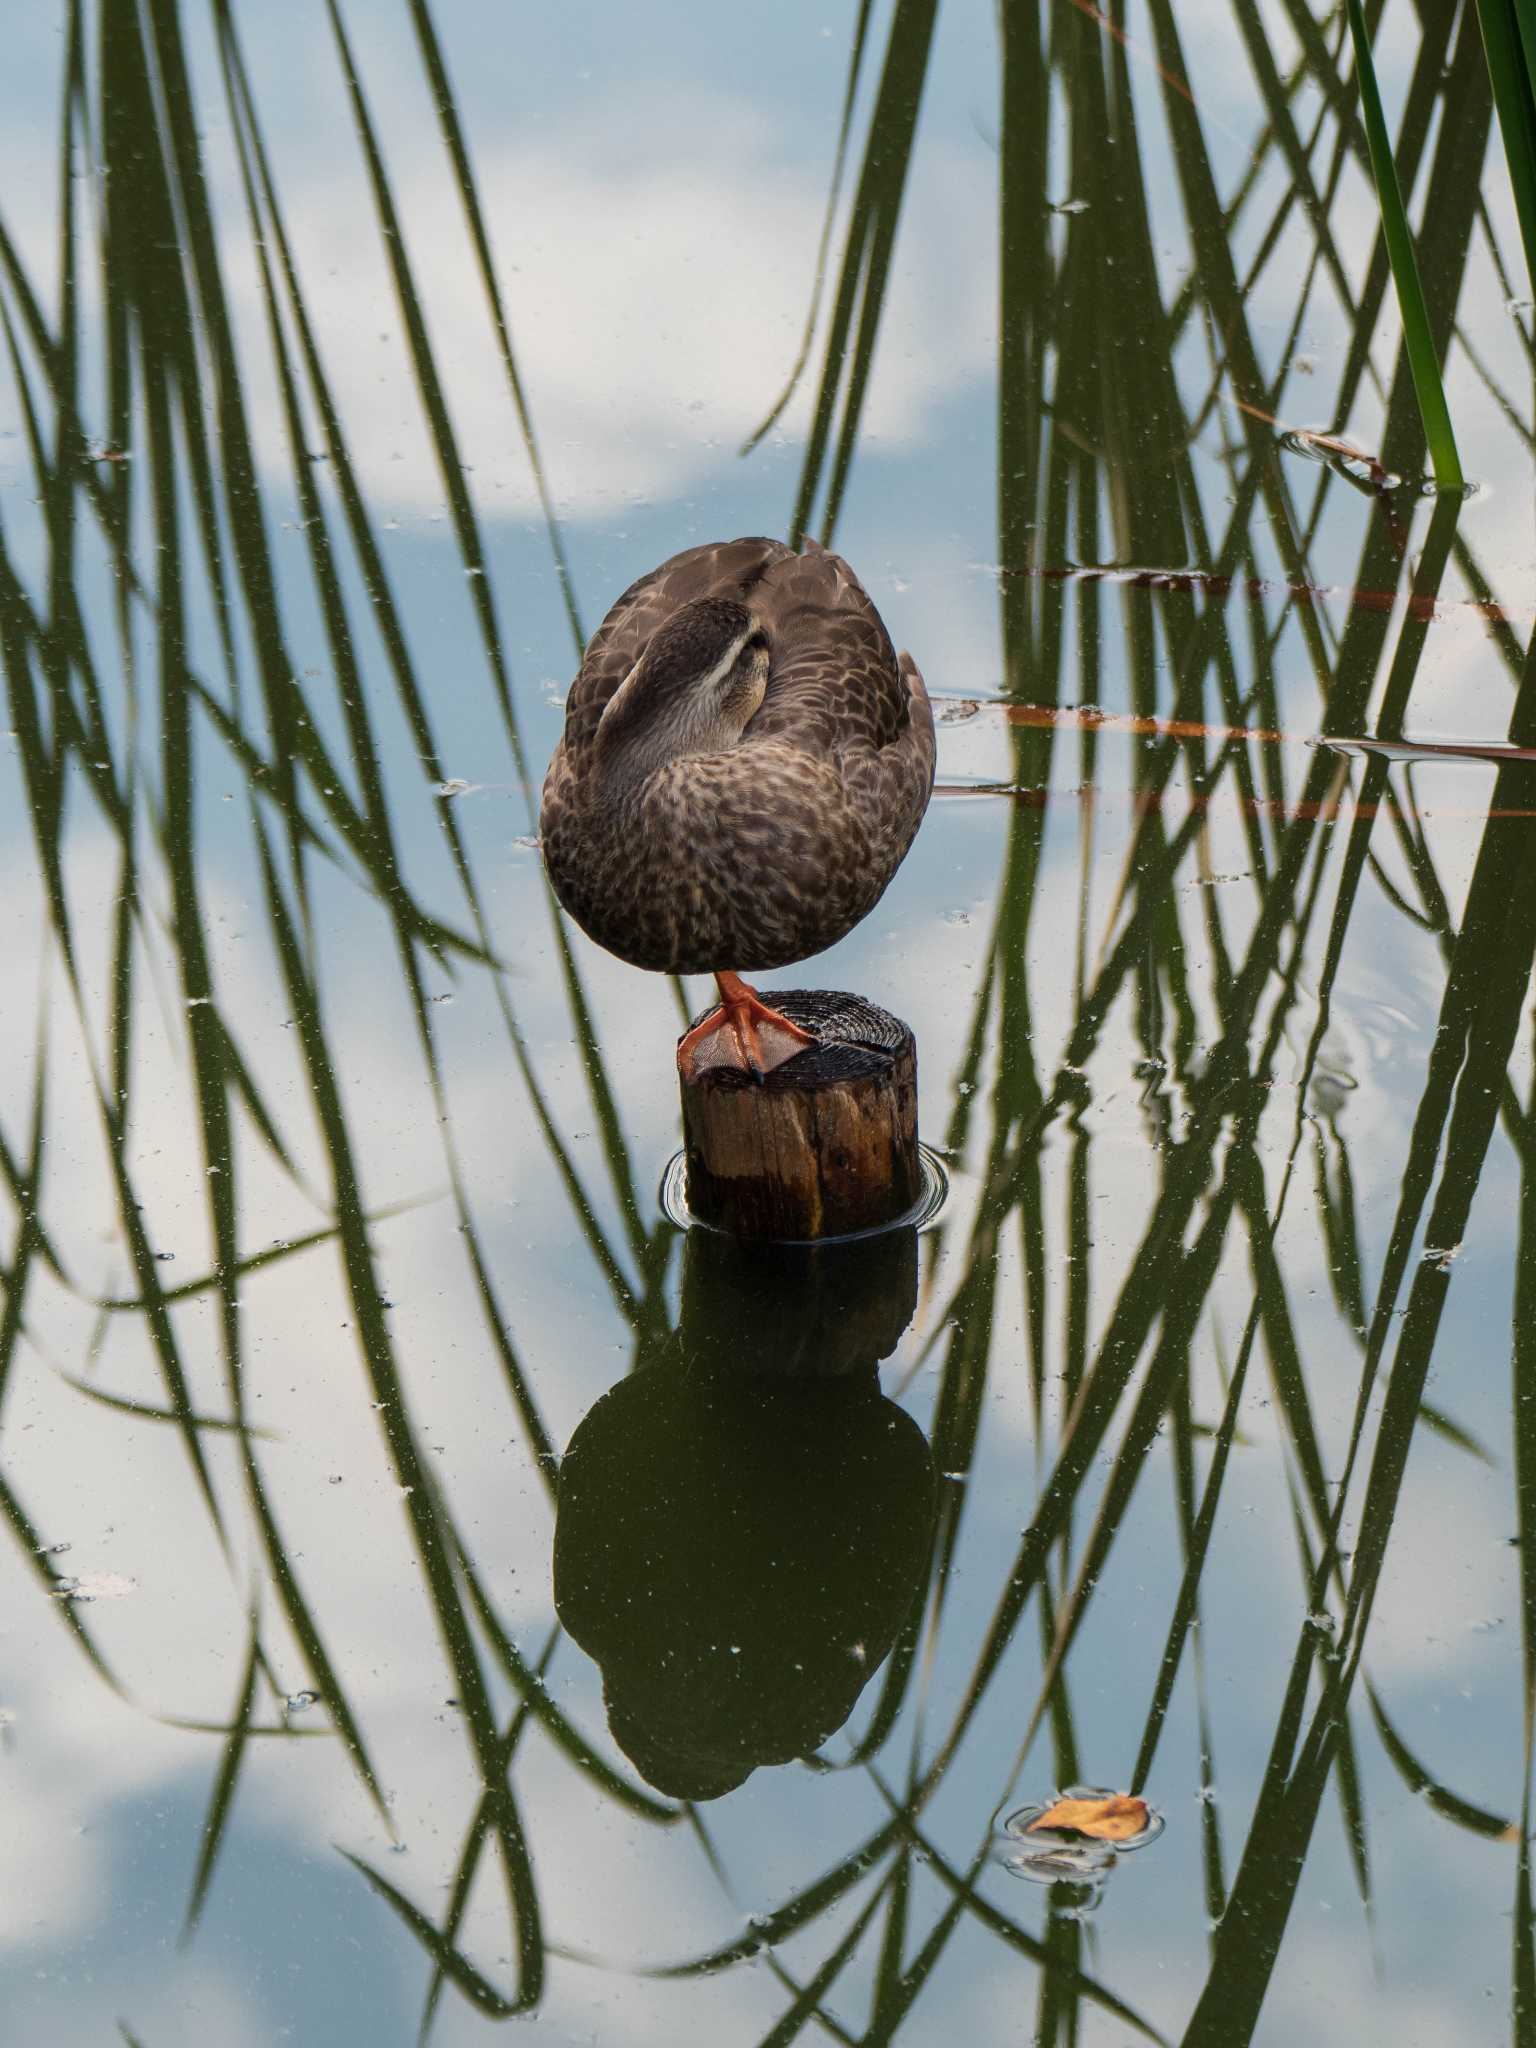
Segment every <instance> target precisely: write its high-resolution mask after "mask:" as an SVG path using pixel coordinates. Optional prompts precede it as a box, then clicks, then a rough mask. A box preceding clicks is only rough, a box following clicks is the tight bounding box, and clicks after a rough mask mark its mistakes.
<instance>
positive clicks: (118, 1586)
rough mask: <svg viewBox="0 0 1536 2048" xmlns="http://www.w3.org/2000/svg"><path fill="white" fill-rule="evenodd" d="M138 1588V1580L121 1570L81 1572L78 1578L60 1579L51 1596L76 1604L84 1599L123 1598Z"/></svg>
mask: <svg viewBox="0 0 1536 2048" xmlns="http://www.w3.org/2000/svg"><path fill="white" fill-rule="evenodd" d="M138 1590H139V1582H138V1580H137V1579H130V1578H129V1577H128V1576H127V1575H126V1573H123V1572H82V1573H81V1574H80V1576H79V1577H78V1578H74V1579H60V1580H59V1582H58V1584H57V1585H56V1586H55V1587H54V1589H53V1597H54V1598H55V1599H56V1600H71V1601H74V1602H76V1603H77V1604H78V1603H79V1602H82V1601H86V1600H125V1599H126V1598H127V1597H128V1595H129V1594H130V1593H136V1592H137V1591H138Z"/></svg>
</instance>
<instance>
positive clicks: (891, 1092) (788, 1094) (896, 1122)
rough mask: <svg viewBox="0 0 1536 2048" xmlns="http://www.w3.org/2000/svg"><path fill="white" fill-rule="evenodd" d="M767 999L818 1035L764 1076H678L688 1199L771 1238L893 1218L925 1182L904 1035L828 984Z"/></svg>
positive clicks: (724, 1072)
mask: <svg viewBox="0 0 1536 2048" xmlns="http://www.w3.org/2000/svg"><path fill="white" fill-rule="evenodd" d="M765 1000H766V1001H768V1002H771V1003H772V1004H773V1006H774V1008H775V1009H777V1010H780V1011H782V1012H783V1014H784V1015H785V1016H786V1017H788V1018H789V1019H790V1020H791V1021H792V1022H793V1023H796V1024H798V1025H800V1026H801V1028H802V1029H803V1030H806V1031H811V1032H814V1033H815V1036H816V1038H817V1040H818V1043H817V1044H816V1045H814V1046H809V1047H807V1048H806V1050H805V1051H804V1052H802V1053H797V1054H796V1056H795V1057H794V1058H793V1059H792V1060H786V1061H785V1063H784V1064H783V1066H780V1067H775V1068H774V1070H773V1071H772V1073H770V1074H769V1075H767V1077H766V1078H765V1079H764V1080H762V1081H756V1080H754V1079H753V1078H752V1076H751V1075H750V1074H745V1073H742V1072H741V1071H740V1070H739V1069H738V1068H734V1067H711V1068H708V1069H706V1070H705V1072H704V1073H703V1074H701V1075H700V1076H699V1077H698V1079H697V1080H695V1081H692V1082H688V1081H684V1082H683V1083H682V1094H683V1142H684V1145H685V1147H686V1152H687V1162H688V1206H689V1208H690V1209H691V1210H692V1212H693V1214H694V1215H695V1216H697V1217H698V1219H699V1220H700V1222H702V1223H707V1224H711V1225H713V1226H714V1227H715V1228H716V1229H718V1230H724V1231H727V1232H729V1233H730V1235H731V1236H733V1237H739V1238H756V1239H777V1240H780V1241H784V1240H791V1241H799V1242H807V1241H811V1240H814V1239H817V1238H825V1237H845V1236H848V1235H849V1234H850V1233H852V1232H854V1231H859V1230H874V1229H878V1228H880V1227H881V1226H882V1225H884V1224H888V1223H892V1222H894V1221H895V1220H896V1218H897V1217H899V1216H903V1215H905V1214H906V1213H907V1212H908V1211H909V1210H911V1209H912V1208H913V1207H914V1206H915V1205H916V1203H917V1200H918V1197H919V1195H920V1193H921V1190H922V1184H923V1179H922V1165H921V1162H920V1160H919V1158H918V1151H917V1047H916V1044H915V1042H914V1040H913V1037H912V1033H911V1032H910V1031H909V1030H908V1029H907V1027H906V1025H905V1024H903V1023H902V1021H901V1019H900V1018H899V1017H893V1016H891V1015H890V1013H889V1012H888V1011H886V1010H881V1009H877V1008H876V1007H875V1005H874V1004H873V1003H867V1002H866V1001H865V1000H864V998H863V997H862V996H855V995H846V994H843V993H841V992H839V991H837V990H831V989H770V990H767V991H765Z"/></svg>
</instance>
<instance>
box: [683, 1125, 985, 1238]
mask: <svg viewBox="0 0 1536 2048" xmlns="http://www.w3.org/2000/svg"><path fill="white" fill-rule="evenodd" d="M917 1163H918V1167H919V1169H920V1171H921V1174H922V1186H921V1187H920V1188H919V1190H918V1195H917V1200H916V1201H915V1202H913V1203H912V1205H911V1207H910V1208H907V1209H904V1210H903V1211H902V1213H901V1214H900V1215H899V1216H893V1217H892V1218H891V1220H890V1221H889V1223H880V1224H877V1225H876V1226H875V1227H874V1229H872V1230H853V1231H848V1232H846V1233H845V1234H844V1235H842V1236H841V1237H817V1238H799V1237H793V1238H791V1237H785V1238H771V1239H767V1240H764V1241H765V1242H767V1243H772V1244H854V1243H857V1242H858V1240H859V1239H860V1238H865V1237H880V1236H882V1235H883V1234H884V1233H885V1232H886V1231H888V1230H911V1229H913V1228H916V1229H917V1230H919V1231H924V1230H932V1228H933V1227H934V1225H935V1224H936V1223H937V1222H938V1220H939V1218H940V1217H941V1216H942V1215H943V1213H944V1205H945V1203H946V1202H947V1201H948V1199H949V1174H948V1173H947V1171H946V1170H945V1166H944V1162H943V1160H942V1159H941V1158H940V1157H939V1155H938V1153H937V1152H935V1151H934V1150H933V1148H932V1146H930V1145H924V1144H921V1143H919V1145H918V1148H917ZM658 1192H659V1195H660V1200H661V1206H662V1209H663V1211H664V1212H665V1214H666V1216H667V1218H668V1220H669V1221H670V1222H672V1223H674V1224H676V1226H677V1228H678V1229H679V1230H709V1231H715V1228H716V1227H715V1225H714V1224H712V1223H706V1222H704V1220H703V1219H702V1218H701V1217H699V1216H695V1215H694V1213H693V1211H692V1210H691V1209H690V1208H689V1206H688V1155H687V1154H686V1153H685V1152H674V1153H673V1155H672V1157H671V1158H670V1159H669V1160H668V1161H667V1164H666V1166H665V1168H664V1170H663V1172H662V1176H661V1186H660V1189H659V1191H658ZM728 1234H729V1233H728V1232H725V1231H716V1235H718V1236H722V1237H723V1236H727V1235H728Z"/></svg>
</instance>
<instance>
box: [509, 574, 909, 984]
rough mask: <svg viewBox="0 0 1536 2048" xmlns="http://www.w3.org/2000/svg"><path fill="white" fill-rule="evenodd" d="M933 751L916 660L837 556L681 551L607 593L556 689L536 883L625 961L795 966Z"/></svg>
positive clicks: (832, 926) (829, 925) (861, 894)
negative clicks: (559, 722)
mask: <svg viewBox="0 0 1536 2048" xmlns="http://www.w3.org/2000/svg"><path fill="white" fill-rule="evenodd" d="M764 640H766V649H764V647H763V642H764ZM765 665H766V687H764V667H765ZM626 679H628V687H627V688H626V690H625V692H624V696H623V698H622V699H621V700H620V701H619V702H618V703H614V700H615V698H616V697H618V694H619V689H620V685H621V684H624V683H625V682H626ZM611 703H612V704H613V705H614V708H613V713H612V715H611V716H610V717H609V718H608V720H607V722H606V724H605V722H604V714H605V712H607V711H608V707H609V705H610V704H611ZM754 706H755V708H754ZM743 720H745V722H744V723H743V722H742V721H743ZM690 721H693V723H692V724H690ZM933 754H934V742H933V714H932V712H931V711H930V709H929V705H928V694H927V691H926V690H925V689H924V687H923V679H922V677H921V676H920V675H919V673H918V670H917V665H916V663H915V662H914V661H913V660H912V658H911V656H910V655H907V654H903V655H902V656H901V657H900V658H899V660H898V658H897V655H896V653H895V650H894V649H893V648H892V646H891V641H890V636H889V634H888V633H887V632H886V630H885V626H884V624H883V623H882V621H881V618H880V615H879V613H878V612H877V611H876V610H875V607H874V605H873V604H872V603H871V602H870V600H869V598H868V596H867V595H866V593H865V591H864V589H863V587H862V585H861V584H860V583H859V580H858V578H857V577H856V576H855V575H854V573H853V571H852V570H851V569H850V568H849V567H848V565H847V563H846V562H844V561H842V560H841V559H840V558H839V557H838V556H836V555H834V554H829V553H828V552H827V551H826V550H825V549H823V548H820V547H818V546H817V545H816V543H815V542H814V541H808V542H807V543H806V546H805V551H804V553H802V554H796V553H795V552H794V551H793V550H792V549H790V548H787V547H786V546H784V544H783V543H782V542H781V541H774V540H763V539H758V538H751V539H745V540H734V541H721V542H716V543H714V544H712V545H710V546H707V547H697V548H689V549H687V550H686V551H685V552H684V553H682V554H680V555H674V556H673V557H672V559H671V560H670V561H668V562H664V563H663V564H662V565H661V567H660V568H659V569H655V570H653V571H652V572H651V574H650V575H648V576H643V577H642V578H641V579H640V581H639V582H638V583H635V584H632V585H631V586H630V588H629V589H628V590H626V591H625V592H624V595H623V596H622V597H621V598H620V599H619V600H618V602H617V603H616V604H615V605H614V607H613V609H612V610H611V611H610V612H609V614H608V616H607V618H606V619H604V621H603V623H602V625H601V626H600V627H599V628H598V630H597V632H596V633H595V634H594V635H593V637H592V640H591V643H590V644H589V646H588V648H587V651H586V656H585V659H584V660H583V662H582V665H581V673H580V674H579V675H578V676H577V678H576V681H575V682H574V684H573V685H572V686H571V692H570V696H569V699H568V701H567V706H566V717H565V735H564V737H563V739H562V740H561V742H560V744H559V746H558V747H557V748H556V750H555V756H554V760H553V761H552V762H551V764H550V769H549V774H548V777H547V778H546V780H545V783H544V802H543V815H542V820H541V830H542V837H543V843H544V859H545V862H546V864H547V866H548V869H549V876H550V880H551V882H552V883H553V884H554V889H555V894H556V895H557V896H558V897H559V899H560V901H561V903H563V904H564V906H565V908H566V909H567V910H568V911H569V912H570V914H571V915H572V917H574V918H575V919H576V922H577V923H578V924H579V925H581V926H582V928H583V930H585V931H586V932H588V933H590V935H591V936H592V937H593V938H594V939H596V940H597V942H598V944H599V945H601V946H605V947H606V948H607V949H608V950H609V951H610V952H612V953H616V954H618V955H619V957H620V958H621V959H623V960H628V961H630V962H631V963H632V964H633V965H635V966H637V967H649V968H657V969H663V970H668V971H671V972H673V973H680V974H701V973H720V972H723V971H725V970H733V969H743V970H746V971H749V972H750V971H753V970H762V969H765V968H771V967H781V966H784V965H786V964H787V963H788V962H790V961H793V960H803V959H806V958H807V957H808V956H809V955H811V954H813V953H820V952H821V951H823V950H824V949H825V948H826V947H828V946H831V945H834V944H835V943H836V941H837V940H839V939H840V938H842V937H843V936H844V935H845V933H847V932H849V931H851V930H852V929H853V927H854V926H855V925H856V924H857V923H858V922H859V920H860V919H861V918H862V917H865V916H866V915H867V914H868V913H869V911H870V910H872V909H873V908H874V906H875V904H876V902H877V901H878V900H879V898H880V896H881V894H882V892H883V891H884V889H885V887H886V884H887V883H888V882H889V881H890V879H891V877H892V875H894V874H895V872H896V870H897V868H898V867H899V866H900V864H901V861H902V859H903V857H904V855H905V854H906V851H907V848H908V847H909V846H910V845H911V843H912V839H913V836H914V834H915V833H916V831H917V828H918V826H919V824H920V823H921V822H922V817H923V812H924V810H925V809H926V808H927V804H928V797H929V793H930V791H931V790H932V787H933Z"/></svg>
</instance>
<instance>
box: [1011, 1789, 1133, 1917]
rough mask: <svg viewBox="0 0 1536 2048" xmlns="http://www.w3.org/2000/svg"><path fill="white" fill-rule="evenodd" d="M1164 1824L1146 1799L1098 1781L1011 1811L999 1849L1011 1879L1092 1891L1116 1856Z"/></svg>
mask: <svg viewBox="0 0 1536 2048" xmlns="http://www.w3.org/2000/svg"><path fill="white" fill-rule="evenodd" d="M1163 1825H1164V1823H1163V1817H1162V1815H1161V1814H1160V1813H1157V1812H1155V1811H1154V1810H1153V1809H1152V1808H1151V1807H1150V1806H1148V1804H1147V1802H1146V1801H1145V1800H1144V1799H1138V1798H1135V1797H1133V1796H1132V1795H1131V1794H1129V1793H1125V1792H1113V1791H1110V1790H1109V1789H1108V1788H1107V1787H1105V1786H1102V1785H1071V1786H1069V1787H1068V1788H1067V1790H1066V1791H1065V1792H1058V1793H1057V1794H1056V1796H1055V1798H1054V1799H1052V1800H1050V1801H1048V1802H1047V1803H1046V1804H1044V1805H1038V1806H1021V1807H1020V1808H1019V1810H1018V1812H1017V1813H1011V1814H1009V1816H1008V1818H1007V1820H1005V1821H1004V1822H1003V1832H1004V1833H1005V1835H1007V1837H1008V1843H1007V1847H1006V1848H1005V1849H1004V1850H1002V1851H1001V1852H1000V1853H1001V1855H1002V1861H1003V1863H1004V1865H1005V1866H1006V1867H1007V1868H1008V1869H1009V1870H1011V1871H1012V1872H1013V1874H1014V1876H1015V1877H1023V1878H1028V1880H1029V1881H1030V1883H1031V1884H1071V1885H1086V1886H1087V1887H1088V1888H1089V1890H1090V1892H1091V1893H1092V1894H1094V1895H1096V1894H1097V1892H1098V1891H1099V1889H1100V1888H1101V1887H1102V1885H1103V1884H1104V1882H1105V1880H1106V1879H1107V1878H1108V1876H1109V1874H1110V1872H1111V1871H1112V1870H1113V1869H1114V1867H1115V1864H1116V1862H1117V1861H1118V1859H1119V1858H1120V1857H1121V1856H1122V1855H1126V1854H1128V1853H1129V1852H1130V1851H1131V1850H1132V1849H1141V1848H1145V1846H1146V1845H1147V1843H1148V1842H1155V1841H1156V1840H1157V1838H1158V1836H1159V1835H1160V1834H1161V1833H1162V1832H1163ZM1092 1903H1093V1899H1090V1900H1089V1901H1088V1902H1087V1906H1091V1905H1092ZM1087 1906H1085V1910H1086V1909H1087Z"/></svg>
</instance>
